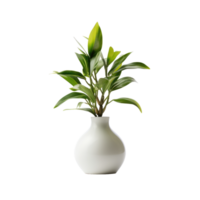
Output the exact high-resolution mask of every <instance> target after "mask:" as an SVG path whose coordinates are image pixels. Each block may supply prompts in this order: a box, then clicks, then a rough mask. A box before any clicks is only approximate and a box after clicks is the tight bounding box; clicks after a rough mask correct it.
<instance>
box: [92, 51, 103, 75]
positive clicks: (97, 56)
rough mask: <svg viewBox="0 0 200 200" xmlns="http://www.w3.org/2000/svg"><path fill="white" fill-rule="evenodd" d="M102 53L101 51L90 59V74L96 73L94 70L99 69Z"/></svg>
mask: <svg viewBox="0 0 200 200" xmlns="http://www.w3.org/2000/svg"><path fill="white" fill-rule="evenodd" d="M100 55H101V52H100V51H99V52H98V53H97V54H96V56H95V57H93V58H91V59H90V74H92V72H93V71H94V69H95V68H96V67H97V64H98V62H99V58H100Z"/></svg>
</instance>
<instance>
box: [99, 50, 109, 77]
mask: <svg viewBox="0 0 200 200" xmlns="http://www.w3.org/2000/svg"><path fill="white" fill-rule="evenodd" d="M101 59H102V61H103V64H104V69H105V76H106V77H108V73H107V65H106V61H105V59H104V57H103V54H102V52H101Z"/></svg>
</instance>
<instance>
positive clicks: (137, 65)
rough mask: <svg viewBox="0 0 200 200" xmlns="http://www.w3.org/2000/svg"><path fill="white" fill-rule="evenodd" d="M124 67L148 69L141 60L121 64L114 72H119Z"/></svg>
mask: <svg viewBox="0 0 200 200" xmlns="http://www.w3.org/2000/svg"><path fill="white" fill-rule="evenodd" d="M125 69H150V68H149V67H148V66H147V65H145V64H144V63H141V62H133V63H129V64H127V65H122V66H121V68H119V69H118V70H117V71H116V72H115V73H117V72H121V71H123V70H125Z"/></svg>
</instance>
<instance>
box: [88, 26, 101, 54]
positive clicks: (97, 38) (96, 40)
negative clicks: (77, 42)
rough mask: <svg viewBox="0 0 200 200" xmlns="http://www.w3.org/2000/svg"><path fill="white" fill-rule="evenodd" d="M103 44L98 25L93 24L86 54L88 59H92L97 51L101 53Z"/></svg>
mask: <svg viewBox="0 0 200 200" xmlns="http://www.w3.org/2000/svg"><path fill="white" fill-rule="evenodd" d="M102 43H103V36H102V32H101V28H100V26H99V24H98V23H96V24H95V26H94V28H93V29H92V31H91V32H90V36H89V39H88V52H89V55H90V57H94V56H95V55H96V54H97V53H98V52H99V51H101V48H102Z"/></svg>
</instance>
